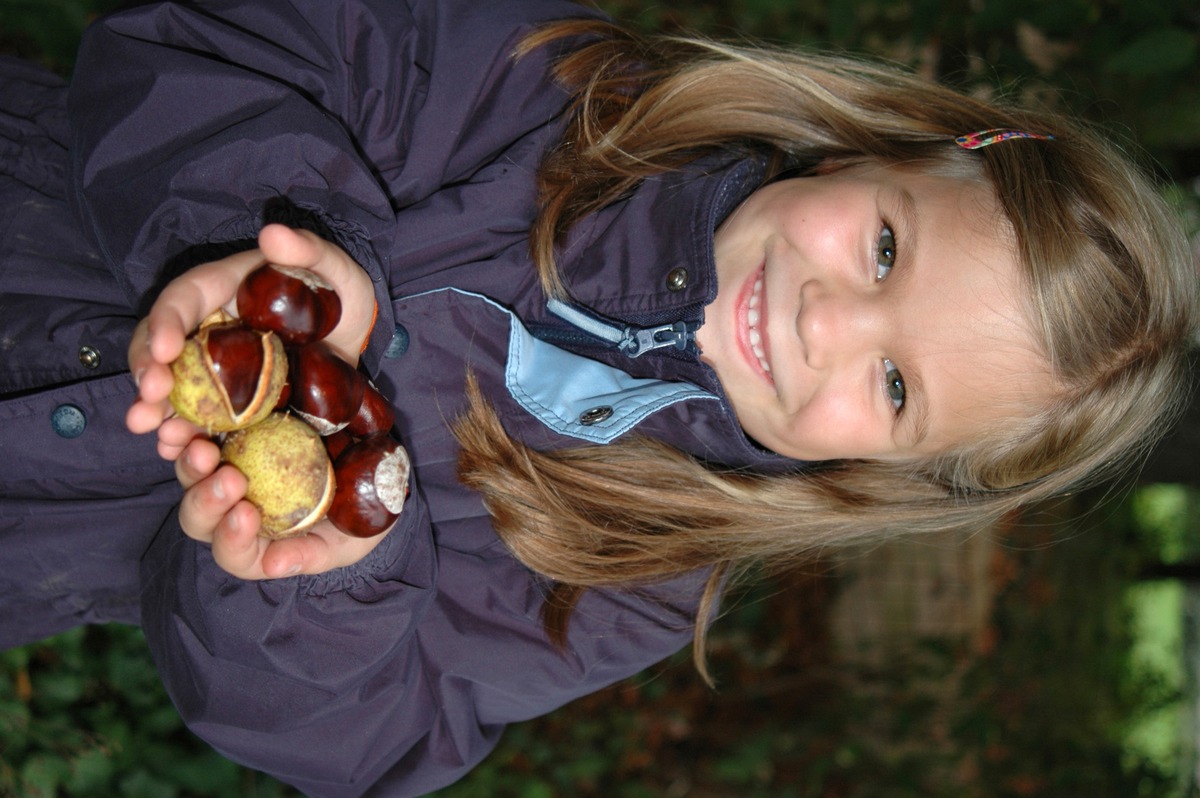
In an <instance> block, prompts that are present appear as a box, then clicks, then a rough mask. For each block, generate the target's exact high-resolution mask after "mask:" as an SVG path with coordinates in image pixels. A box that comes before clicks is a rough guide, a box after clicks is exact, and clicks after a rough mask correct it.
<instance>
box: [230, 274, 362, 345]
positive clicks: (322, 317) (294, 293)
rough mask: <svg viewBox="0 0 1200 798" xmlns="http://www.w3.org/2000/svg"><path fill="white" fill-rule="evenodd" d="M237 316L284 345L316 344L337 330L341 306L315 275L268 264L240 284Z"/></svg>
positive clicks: (324, 282) (335, 295)
mask: <svg viewBox="0 0 1200 798" xmlns="http://www.w3.org/2000/svg"><path fill="white" fill-rule="evenodd" d="M237 309H238V315H239V316H240V317H241V318H242V321H243V322H244V323H245V324H246V325H248V326H249V327H252V328H254V329H256V330H269V331H271V332H273V333H275V334H276V335H278V336H279V337H280V338H282V339H283V341H284V342H285V343H288V344H300V343H308V342H309V341H316V340H319V339H321V338H324V337H325V336H327V335H329V333H331V332H333V328H334V327H336V326H337V323H338V321H339V320H340V319H341V318H342V303H341V300H340V299H338V295H337V292H335V291H334V290H333V286H331V285H330V284H329V283H328V282H326V281H325V280H324V278H322V277H321V276H320V275H319V274H317V273H315V272H312V271H309V270H308V269H298V268H293V267H290V266H281V265H279V264H277V263H268V264H265V265H263V266H260V267H258V268H257V269H255V270H254V271H252V272H250V274H248V275H246V277H245V279H244V280H242V284H241V285H240V286H238V292H237Z"/></svg>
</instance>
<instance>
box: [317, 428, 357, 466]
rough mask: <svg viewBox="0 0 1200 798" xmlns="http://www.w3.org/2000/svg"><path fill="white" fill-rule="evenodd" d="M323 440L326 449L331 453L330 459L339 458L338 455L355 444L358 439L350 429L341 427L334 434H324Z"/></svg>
mask: <svg viewBox="0 0 1200 798" xmlns="http://www.w3.org/2000/svg"><path fill="white" fill-rule="evenodd" d="M321 440H323V441H324V442H325V451H326V452H328V453H329V459H330V460H337V459H338V455H340V454H341V453H342V452H344V451H346V449H347V448H348V447H350V446H351V445H353V444H354V442H355V440H356V439H355V437H354V436H353V435H351V434H350V431H349V430H348V429H340V430H338V431H337V432H335V433H333V434H332V435H325V436H323V437H322V438H321Z"/></svg>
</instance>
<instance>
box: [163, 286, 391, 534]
mask: <svg viewBox="0 0 1200 798" xmlns="http://www.w3.org/2000/svg"><path fill="white" fill-rule="evenodd" d="M237 310H238V317H239V318H237V319H234V318H232V317H231V316H229V315H228V314H226V313H224V312H222V311H218V312H217V313H216V314H214V315H213V316H210V317H209V318H207V319H205V320H204V322H203V323H202V324H201V325H200V328H199V329H198V330H196V332H194V333H193V334H192V335H191V336H189V337H188V339H187V342H186V343H185V345H184V349H183V352H182V353H181V354H180V356H179V357H178V358H177V359H176V360H175V362H174V363H172V364H171V371H172V373H173V375H174V377H175V386H174V388H173V390H172V391H171V397H170V401H171V404H172V405H173V406H174V408H175V411H176V412H177V413H178V414H179V415H180V416H181V417H183V418H185V419H187V420H188V421H191V422H192V423H193V424H196V425H197V426H199V427H202V428H204V429H205V430H207V431H208V433H209V434H210V435H211V434H217V433H219V434H221V436H222V437H223V441H222V443H221V459H222V460H224V461H225V462H228V463H231V464H232V465H234V466H235V467H237V468H238V470H240V471H241V472H242V473H243V474H244V475H245V476H246V480H247V483H248V484H247V489H246V498H247V499H248V500H249V501H250V502H252V503H253V504H254V505H255V506H256V507H258V509H259V512H260V514H261V516H262V528H261V533H260V534H262V535H264V536H266V537H269V538H276V539H278V538H287V537H293V536H296V535H300V534H303V533H304V532H306V531H308V530H309V529H310V528H311V527H312V526H313V525H314V524H315V523H317V522H318V521H320V520H321V519H322V518H328V519H329V521H330V522H331V523H332V524H333V525H334V526H335V527H337V528H338V529H340V530H341V531H342V532H345V533H346V534H348V535H355V536H358V537H370V536H373V535H377V534H379V533H380V532H383V531H384V530H386V529H387V528H388V527H390V526H391V525H392V523H393V522H394V521H395V520H396V517H397V516H398V515H399V514H400V509H401V507H402V506H403V504H404V500H405V498H406V496H407V494H408V471H409V461H408V454H407V453H406V452H405V450H404V448H403V447H402V446H401V445H400V443H399V442H398V441H397V440H396V439H395V438H393V437H392V435H391V433H390V431H391V428H392V424H393V422H394V421H395V416H394V414H393V411H392V406H391V404H390V403H389V402H388V401H387V399H385V398H384V397H383V396H382V395H381V394H380V393H379V391H378V390H376V388H375V386H374V385H372V384H371V382H370V381H369V380H367V378H366V377H364V376H363V375H362V374H361V373H359V371H358V370H357V369H356V368H354V366H352V365H350V364H349V363H347V362H346V361H345V360H343V359H342V358H341V357H340V356H339V355H338V354H337V353H335V352H334V351H333V349H331V348H330V347H329V346H328V345H327V344H325V343H324V341H323V339H324V338H325V337H326V336H328V335H329V333H330V332H332V331H333V328H334V327H336V326H337V323H338V320H339V319H340V318H341V313H342V310H341V301H340V300H339V299H338V295H337V293H336V292H335V291H334V290H333V288H332V287H331V286H330V285H329V284H328V283H326V282H325V281H324V280H322V279H321V278H320V277H319V276H317V275H316V274H314V273H312V272H310V271H308V270H305V269H291V268H288V267H285V266H279V265H276V264H266V265H264V266H261V267H259V268H258V269H256V270H255V271H253V272H251V273H250V274H249V275H248V276H247V277H246V279H245V280H244V281H243V282H242V284H241V286H239V288H238V293H237Z"/></svg>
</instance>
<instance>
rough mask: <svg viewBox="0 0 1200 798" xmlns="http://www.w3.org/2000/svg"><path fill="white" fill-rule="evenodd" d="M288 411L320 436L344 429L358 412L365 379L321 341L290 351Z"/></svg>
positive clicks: (291, 348)
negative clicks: (291, 411) (289, 409)
mask: <svg viewBox="0 0 1200 798" xmlns="http://www.w3.org/2000/svg"><path fill="white" fill-rule="evenodd" d="M288 361H289V362H290V364H291V370H290V372H289V375H288V376H289V382H290V384H291V392H292V393H291V399H290V400H289V402H290V404H291V407H292V409H293V410H294V411H296V414H297V415H298V416H300V417H301V418H303V419H304V420H305V421H307V422H308V423H309V424H311V425H312V426H313V428H314V429H316V431H317V432H319V433H321V434H322V435H332V434H333V433H335V432H337V431H338V430H340V429H342V428H344V427H345V426H346V425H347V424H349V423H350V419H352V418H354V414H355V413H357V412H358V406H359V405H360V404H361V403H362V398H363V388H364V387H365V384H366V379H365V378H364V377H363V376H362V375H361V374H359V373H358V371H357V370H356V369H355V368H354V366H351V365H350V364H349V363H347V362H346V361H345V360H342V358H341V357H340V356H339V355H338V354H337V353H336V352H334V351H333V350H332V349H330V348H329V347H328V346H326V345H325V344H324V343H323V342H321V341H314V342H312V343H308V344H304V345H302V346H295V347H290V348H289V349H288Z"/></svg>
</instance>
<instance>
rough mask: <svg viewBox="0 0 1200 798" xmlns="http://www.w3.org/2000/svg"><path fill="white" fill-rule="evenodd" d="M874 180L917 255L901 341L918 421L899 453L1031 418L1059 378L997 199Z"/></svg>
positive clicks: (968, 189)
mask: <svg viewBox="0 0 1200 798" xmlns="http://www.w3.org/2000/svg"><path fill="white" fill-rule="evenodd" d="M874 179H875V180H876V181H877V182H878V184H879V187H880V190H881V194H882V195H883V198H882V200H881V202H882V203H883V204H884V206H885V207H886V206H887V204H888V202H889V201H890V202H893V203H897V204H898V205H899V206H900V207H901V208H902V210H901V211H900V214H901V216H902V217H905V218H904V219H903V221H902V222H901V223H900V224H906V225H908V226H909V227H910V230H908V231H907V232H908V235H907V239H908V241H909V245H910V246H909V249H908V250H907V251H906V250H905V249H904V243H903V238H902V240H901V243H900V247H901V257H902V258H903V257H905V256H906V255H907V257H908V261H907V263H904V262H902V264H901V266H902V268H903V271H900V272H899V274H900V275H901V276H902V277H901V279H900V280H898V281H897V286H896V291H897V293H898V295H899V299H900V300H901V301H902V302H903V307H904V310H903V313H902V314H900V316H899V321H898V322H897V326H898V328H899V329H898V336H897V339H898V341H899V344H898V345H899V346H900V347H901V350H902V357H903V359H904V361H905V362H906V373H905V376H906V378H908V380H909V382H910V383H913V384H914V385H913V387H914V389H915V393H914V400H913V402H914V405H915V407H914V408H912V409H913V410H914V411H915V412H914V413H912V416H913V417H912V418H908V419H904V421H905V422H906V423H902V424H901V426H900V434H899V435H898V441H897V443H898V444H899V445H900V448H901V449H902V450H904V451H909V452H914V453H921V454H927V453H933V452H941V451H946V450H948V449H953V448H955V447H956V446H959V445H962V444H964V443H967V442H969V441H974V440H978V439H979V438H980V436H981V435H986V434H987V432H989V431H990V430H993V429H996V428H997V427H998V426H1000V425H1002V424H1003V422H1004V421H1005V420H1011V419H1013V418H1015V417H1018V416H1026V415H1029V414H1030V412H1031V408H1032V407H1036V406H1038V405H1040V404H1041V402H1042V400H1043V399H1044V398H1045V397H1046V396H1047V395H1048V392H1049V389H1050V386H1051V380H1050V377H1049V374H1050V371H1049V367H1048V363H1047V360H1046V358H1045V356H1044V354H1043V351H1042V347H1041V346H1039V344H1038V342H1037V338H1036V336H1035V335H1034V334H1033V332H1032V329H1033V328H1032V324H1031V323H1030V319H1031V313H1030V302H1029V301H1028V289H1027V287H1026V283H1025V280H1024V278H1023V269H1022V267H1021V263H1020V261H1019V259H1018V257H1017V254H1016V247H1015V244H1014V238H1013V235H1012V231H1011V227H1010V226H1009V224H1008V222H1007V219H1006V218H1005V217H1004V214H1003V213H1002V212H1001V210H1000V208H999V204H998V203H997V201H996V200H995V198H994V197H993V196H992V194H991V191H990V190H988V189H987V188H986V187H984V186H981V185H979V184H976V183H973V182H969V181H964V180H957V179H952V178H945V177H931V176H926V175H913V174H909V173H905V172H903V171H898V170H880V171H878V172H877V173H876V176H875V178H874ZM889 195H891V197H890V198H889Z"/></svg>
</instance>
